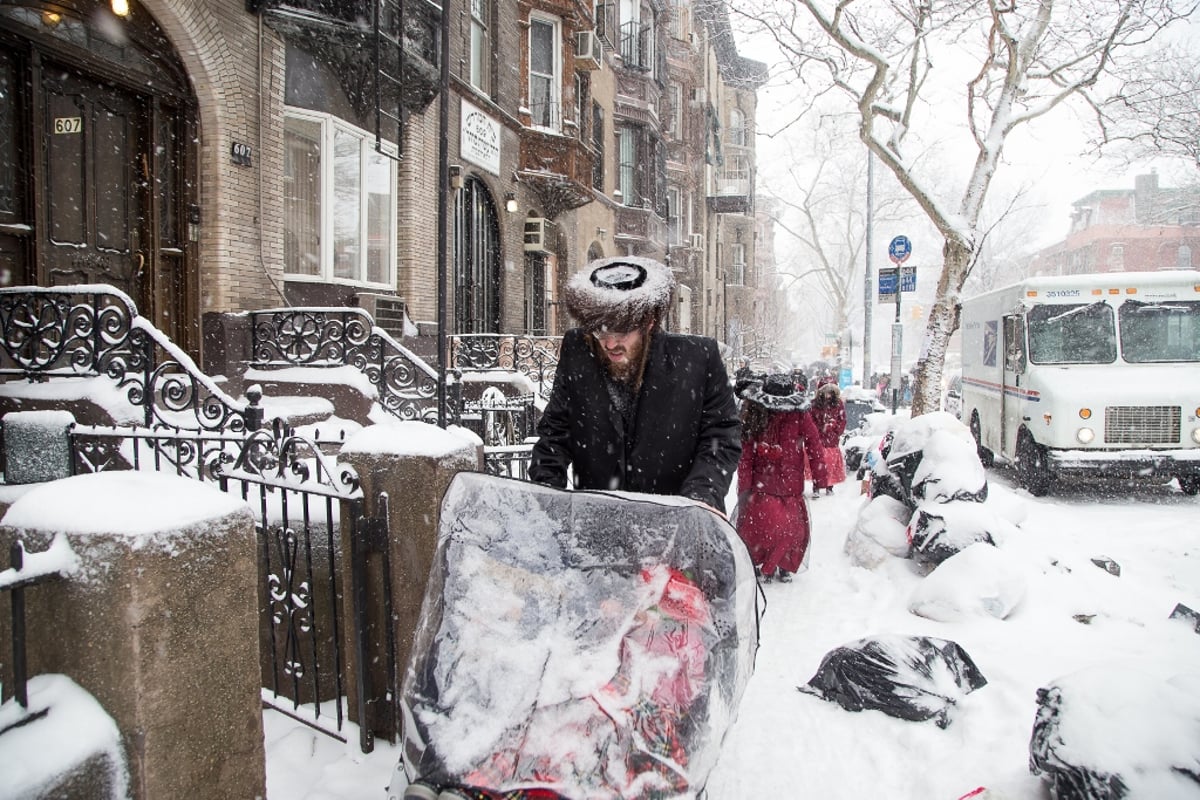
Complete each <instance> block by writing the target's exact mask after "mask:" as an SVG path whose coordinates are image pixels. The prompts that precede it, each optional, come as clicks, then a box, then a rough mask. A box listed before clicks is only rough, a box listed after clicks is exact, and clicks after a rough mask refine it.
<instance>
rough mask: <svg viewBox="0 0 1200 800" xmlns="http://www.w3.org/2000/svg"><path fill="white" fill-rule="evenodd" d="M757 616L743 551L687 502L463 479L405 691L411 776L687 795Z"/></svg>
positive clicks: (492, 785)
mask: <svg viewBox="0 0 1200 800" xmlns="http://www.w3.org/2000/svg"><path fill="white" fill-rule="evenodd" d="M757 628H758V607H757V583H756V581H755V578H754V570H753V565H752V564H751V561H750V558H749V555H748V553H747V552H746V549H745V546H744V545H743V544H742V542H741V540H740V539H739V538H738V536H737V533H736V532H735V531H734V530H733V529H732V528H731V527H730V526H729V525H728V523H726V522H725V521H724V520H723V519H721V518H720V517H718V516H717V515H716V514H713V513H712V512H711V511H709V510H707V509H705V508H702V507H700V506H699V505H697V504H695V503H693V502H692V501H690V500H685V499H683V498H676V497H664V496H658V495H643V494H631V493H620V494H617V493H602V492H567V491H561V490H558V489H552V488H548V487H545V486H539V485H537V484H532V483H527V482H522V481H514V480H510V479H505V478H496V477H491V476H487V475H482V474H477V473H462V474H459V475H458V476H456V477H455V478H454V480H453V481H452V483H451V485H450V487H449V488H448V489H447V492H446V495H445V497H444V498H443V502H442V509H441V520H440V523H439V537H438V546H437V551H436V555H435V559H434V564H433V568H432V570H431V574H430V579H429V585H428V589H427V591H426V595H425V600H424V604H423V606H422V609H421V616H420V621H419V624H418V628H417V631H416V635H415V639H414V643H413V653H412V658H411V659H410V662H409V664H408V669H407V672H406V674H405V677H404V683H403V688H402V693H401V694H402V698H401V701H402V714H403V719H404V726H403V727H404V731H403V738H404V742H403V755H402V764H403V767H404V772H405V776H406V777H407V779H408V780H409V781H416V780H417V779H420V780H421V781H422V782H424V783H427V784H430V785H433V786H436V787H439V788H445V787H447V786H459V787H472V788H473V789H482V790H486V791H487V792H492V793H495V794H496V795H497V796H499V794H500V793H507V792H513V791H524V792H526V793H527V795H526V796H539V797H541V796H545V793H547V792H552V793H555V794H557V795H559V796H561V797H564V798H570V799H571V800H589V799H590V798H597V799H598V798H669V797H693V796H695V795H697V794H699V793H700V791H701V790H702V789H703V787H704V783H705V781H706V780H707V777H708V774H709V772H710V771H711V770H712V768H713V767H714V766H715V764H716V761H717V756H718V754H719V751H720V747H721V743H722V740H723V739H724V737H725V734H726V732H727V730H728V728H729V727H730V725H731V724H732V723H733V720H734V716H735V713H736V710H737V706H738V703H739V701H740V699H741V697H742V693H743V691H744V689H745V687H746V683H747V681H748V680H749V678H750V674H751V672H752V670H753V663H754V654H755V650H756V648H757V643H758V630H757ZM482 796H488V795H487V794H483V795H482ZM506 796H517V795H506Z"/></svg>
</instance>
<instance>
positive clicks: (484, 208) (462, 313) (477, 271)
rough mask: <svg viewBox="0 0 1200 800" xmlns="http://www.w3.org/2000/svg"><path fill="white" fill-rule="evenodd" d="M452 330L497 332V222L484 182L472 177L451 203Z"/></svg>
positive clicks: (498, 268)
mask: <svg viewBox="0 0 1200 800" xmlns="http://www.w3.org/2000/svg"><path fill="white" fill-rule="evenodd" d="M454 332H455V333H499V332H500V225H499V222H498V220H497V217H496V204H495V203H494V202H493V201H492V196H491V194H490V193H489V192H488V190H487V185H486V184H485V183H484V182H483V181H481V180H479V179H478V178H475V177H468V178H467V179H466V180H465V181H464V182H463V187H462V189H459V191H458V196H457V198H456V199H455V205H454Z"/></svg>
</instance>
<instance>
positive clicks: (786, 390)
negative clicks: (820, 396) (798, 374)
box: [746, 372, 809, 411]
mask: <svg viewBox="0 0 1200 800" xmlns="http://www.w3.org/2000/svg"><path fill="white" fill-rule="evenodd" d="M746 399H747V400H749V401H750V402H752V403H758V404H759V405H760V406H762V407H763V408H765V409H767V410H768V411H807V410H808V407H809V404H808V398H807V397H805V396H804V394H802V393H801V392H798V391H796V384H795V383H794V382H793V381H792V376H791V375H787V374H785V373H782V372H776V373H774V374H772V375H768V376H767V378H766V380H764V381H763V382H762V383H761V384H758V385H756V386H751V387H750V388H749V389H747V390H746Z"/></svg>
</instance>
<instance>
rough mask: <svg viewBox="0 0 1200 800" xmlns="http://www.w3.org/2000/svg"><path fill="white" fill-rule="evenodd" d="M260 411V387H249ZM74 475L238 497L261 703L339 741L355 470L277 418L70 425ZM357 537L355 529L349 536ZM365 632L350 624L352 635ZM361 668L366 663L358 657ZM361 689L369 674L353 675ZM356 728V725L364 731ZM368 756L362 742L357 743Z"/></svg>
mask: <svg viewBox="0 0 1200 800" xmlns="http://www.w3.org/2000/svg"><path fill="white" fill-rule="evenodd" d="M248 394H249V397H250V400H251V405H252V406H253V407H257V403H258V400H259V399H260V398H259V393H257V392H254V391H251V392H249V393H248ZM69 436H70V439H71V452H72V469H73V471H74V472H75V473H89V472H103V471H106V470H112V469H129V468H133V469H142V470H155V471H162V472H171V473H174V474H176V475H179V476H182V477H187V478H192V479H195V480H199V481H210V482H215V483H216V485H217V487H218V488H220V489H221V490H222V491H224V492H227V493H229V494H234V495H237V496H239V497H241V498H242V499H243V500H245V501H246V502H247V503H248V504H249V505H250V507H251V508H252V509H253V510H254V512H255V528H256V531H257V534H258V541H259V548H260V550H259V569H260V584H259V585H260V589H259V592H260V607H262V608H263V609H264V610H265V611H264V617H263V622H262V625H261V627H262V632H261V636H262V650H263V654H262V655H263V661H262V673H263V691H262V697H263V702H264V703H265V704H266V705H269V706H271V707H272V708H275V709H276V710H279V711H281V712H283V713H285V714H289V715H290V716H293V717H295V718H296V719H298V720H301V721H302V722H305V723H306V724H309V725H312V726H313V727H315V728H317V729H319V730H322V731H324V732H326V733H328V734H330V735H332V736H335V737H337V738H339V739H343V740H344V738H345V737H344V735H343V733H342V732H343V729H344V727H345V722H346V718H347V717H346V708H345V706H346V695H347V692H346V683H345V668H346V663H347V661H346V657H345V654H344V653H343V647H342V642H343V636H342V631H343V630H346V627H345V626H346V624H347V623H346V622H345V621H344V620H343V614H342V610H341V604H340V602H339V599H338V598H339V597H340V592H341V589H340V588H339V584H340V582H341V578H340V576H341V575H342V568H341V566H340V564H341V562H342V558H343V555H342V552H341V540H342V535H341V534H340V533H339V527H340V526H341V525H342V524H343V520H342V518H343V516H345V515H347V514H349V515H350V517H351V519H357V518H358V517H359V516H361V507H362V490H361V488H360V486H359V480H358V476H357V474H356V473H355V471H354V469H353V468H352V467H350V466H349V465H346V464H339V463H337V462H336V461H335V459H334V458H333V457H331V456H329V455H326V453H325V452H324V451H325V450H326V449H327V445H328V443H320V442H318V441H316V440H314V439H308V438H305V437H302V436H299V435H297V434H296V432H295V430H294V429H292V428H291V427H289V426H288V425H286V424H285V423H283V422H282V421H281V420H278V419H276V420H273V421H272V424H271V425H269V426H265V427H260V428H257V429H255V430H249V431H242V432H240V433H233V432H220V431H207V430H188V429H182V428H173V427H167V426H157V427H154V428H146V427H140V426H135V427H129V426H120V425H105V426H94V425H75V426H73V427H72V429H71V431H70V433H69ZM356 535H357V534H354V533H352V534H350V538H351V539H353V538H354V536H356ZM360 633H361V632H359V631H357V630H356V638H357V637H358V636H359V635H360ZM357 666H358V668H359V669H360V670H361V669H363V665H362V664H357ZM358 680H359V681H360V684H359V685H360V686H365V685H366V684H365V683H363V682H364V681H366V680H367V679H366V678H365V677H364V676H363V675H359V677H358ZM361 735H362V731H360V736H361ZM361 744H362V747H363V750H364V752H365V751H367V750H369V746H370V745H369V742H368V741H366V740H364V741H363V742H361Z"/></svg>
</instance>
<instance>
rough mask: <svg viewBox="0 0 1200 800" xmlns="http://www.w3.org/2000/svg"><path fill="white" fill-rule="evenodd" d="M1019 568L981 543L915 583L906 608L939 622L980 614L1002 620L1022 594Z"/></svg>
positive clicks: (1023, 575)
mask: <svg viewBox="0 0 1200 800" xmlns="http://www.w3.org/2000/svg"><path fill="white" fill-rule="evenodd" d="M1027 584H1028V581H1027V580H1026V578H1025V573H1024V572H1023V571H1022V570H1021V568H1020V567H1019V566H1018V565H1017V564H1014V563H1013V561H1012V559H1011V558H1010V557H1009V556H1008V555H1007V554H1005V553H1004V551H1002V550H1000V549H999V548H997V547H992V546H991V545H988V544H984V543H982V542H979V543H976V544H973V545H970V546H969V547H967V548H965V549H964V550H962V551H960V552H959V553H957V554H955V555H953V556H951V557H950V558H947V559H946V560H945V561H943V562H942V563H941V564H939V565H938V566H937V568H936V569H934V571H933V572H931V573H929V575H927V576H925V579H924V580H922V581H921V582H920V583H918V584H917V586H916V588H915V589H913V592H912V594H911V595H910V596H909V600H908V610H909V611H911V612H912V613H914V614H916V615H917V616H919V617H925V618H926V619H934V620H938V621H939V622H962V621H967V620H970V619H973V618H979V617H995V618H997V619H1005V618H1006V617H1008V615H1009V614H1011V613H1012V611H1013V609H1014V608H1016V607H1017V605H1018V604H1019V603H1020V602H1021V600H1022V598H1024V597H1025V589H1026V586H1027Z"/></svg>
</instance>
